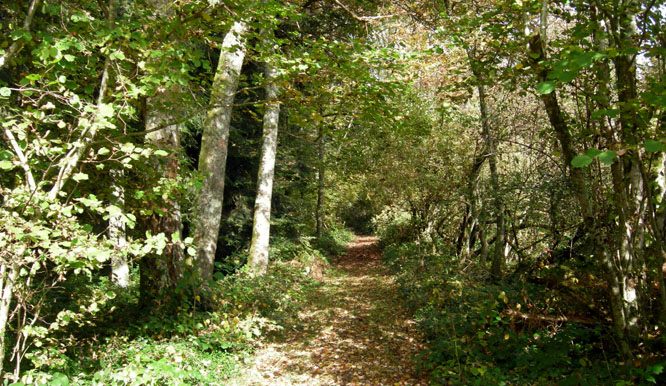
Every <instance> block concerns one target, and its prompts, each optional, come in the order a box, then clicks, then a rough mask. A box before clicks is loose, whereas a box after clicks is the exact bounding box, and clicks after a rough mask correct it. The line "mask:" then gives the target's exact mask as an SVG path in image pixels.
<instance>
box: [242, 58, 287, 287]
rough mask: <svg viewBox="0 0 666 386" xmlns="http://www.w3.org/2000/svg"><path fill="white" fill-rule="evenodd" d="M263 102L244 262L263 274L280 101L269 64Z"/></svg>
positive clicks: (253, 273)
mask: <svg viewBox="0 0 666 386" xmlns="http://www.w3.org/2000/svg"><path fill="white" fill-rule="evenodd" d="M265 66H266V67H265V72H264V73H265V81H266V105H265V111H264V133H263V137H264V141H263V145H262V147H261V161H260V163H259V176H258V178H257V198H256V201H255V204H254V223H253V224H252V244H251V245H250V257H249V261H248V265H249V267H250V272H251V273H252V275H263V274H265V273H266V268H267V267H268V247H269V239H270V228H271V197H272V195H273V174H274V171H275V154H276V150H277V136H278V121H279V118H280V102H279V101H278V93H279V91H278V87H277V85H276V84H275V77H276V74H277V72H276V70H275V68H274V67H273V65H272V64H271V63H268V62H267V63H266V64H265Z"/></svg>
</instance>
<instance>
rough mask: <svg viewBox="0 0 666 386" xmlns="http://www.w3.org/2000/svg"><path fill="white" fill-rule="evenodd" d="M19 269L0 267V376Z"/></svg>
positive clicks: (4, 264)
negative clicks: (10, 309)
mask: <svg viewBox="0 0 666 386" xmlns="http://www.w3.org/2000/svg"><path fill="white" fill-rule="evenodd" d="M18 273H19V267H18V266H17V265H15V264H11V263H7V262H5V263H3V264H2V266H0V291H1V292H0V374H1V373H3V370H4V366H3V365H4V363H5V351H6V347H5V346H6V340H5V332H6V331H7V324H8V323H9V308H10V307H11V303H12V298H13V295H14V284H15V282H16V279H17V278H18Z"/></svg>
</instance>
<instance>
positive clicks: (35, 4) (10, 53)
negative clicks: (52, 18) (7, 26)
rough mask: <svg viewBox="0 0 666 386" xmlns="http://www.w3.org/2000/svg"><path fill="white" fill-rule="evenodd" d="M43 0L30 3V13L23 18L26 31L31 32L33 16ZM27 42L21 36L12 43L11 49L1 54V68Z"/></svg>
mask: <svg viewBox="0 0 666 386" xmlns="http://www.w3.org/2000/svg"><path fill="white" fill-rule="evenodd" d="M41 2H42V0H32V3H30V8H28V14H27V15H26V16H25V20H23V29H24V30H25V31H26V32H30V26H31V25H32V18H33V17H34V16H35V12H37V7H38V6H39V4H40V3H41ZM24 44H25V39H24V38H22V37H21V38H20V39H18V40H16V41H15V42H14V43H12V45H11V46H9V49H8V50H7V52H5V54H4V55H0V70H2V69H3V67H5V66H6V65H7V63H8V62H9V61H10V60H11V59H12V58H13V57H14V55H16V54H17V53H18V52H19V51H20V50H21V48H23V45H24Z"/></svg>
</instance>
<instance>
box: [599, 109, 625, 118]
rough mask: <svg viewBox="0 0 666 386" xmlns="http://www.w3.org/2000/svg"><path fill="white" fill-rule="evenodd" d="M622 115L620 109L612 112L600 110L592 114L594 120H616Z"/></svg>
mask: <svg viewBox="0 0 666 386" xmlns="http://www.w3.org/2000/svg"><path fill="white" fill-rule="evenodd" d="M618 114H620V110H619V109H612V110H599V111H595V112H593V113H592V118H596V119H598V118H601V117H610V118H615V117H616V116H618Z"/></svg>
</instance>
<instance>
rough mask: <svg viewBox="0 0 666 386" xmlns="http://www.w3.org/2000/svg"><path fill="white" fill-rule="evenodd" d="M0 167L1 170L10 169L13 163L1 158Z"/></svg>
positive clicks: (12, 167)
mask: <svg viewBox="0 0 666 386" xmlns="http://www.w3.org/2000/svg"><path fill="white" fill-rule="evenodd" d="M0 169H2V170H12V169H14V164H12V163H11V161H7V160H3V161H0Z"/></svg>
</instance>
